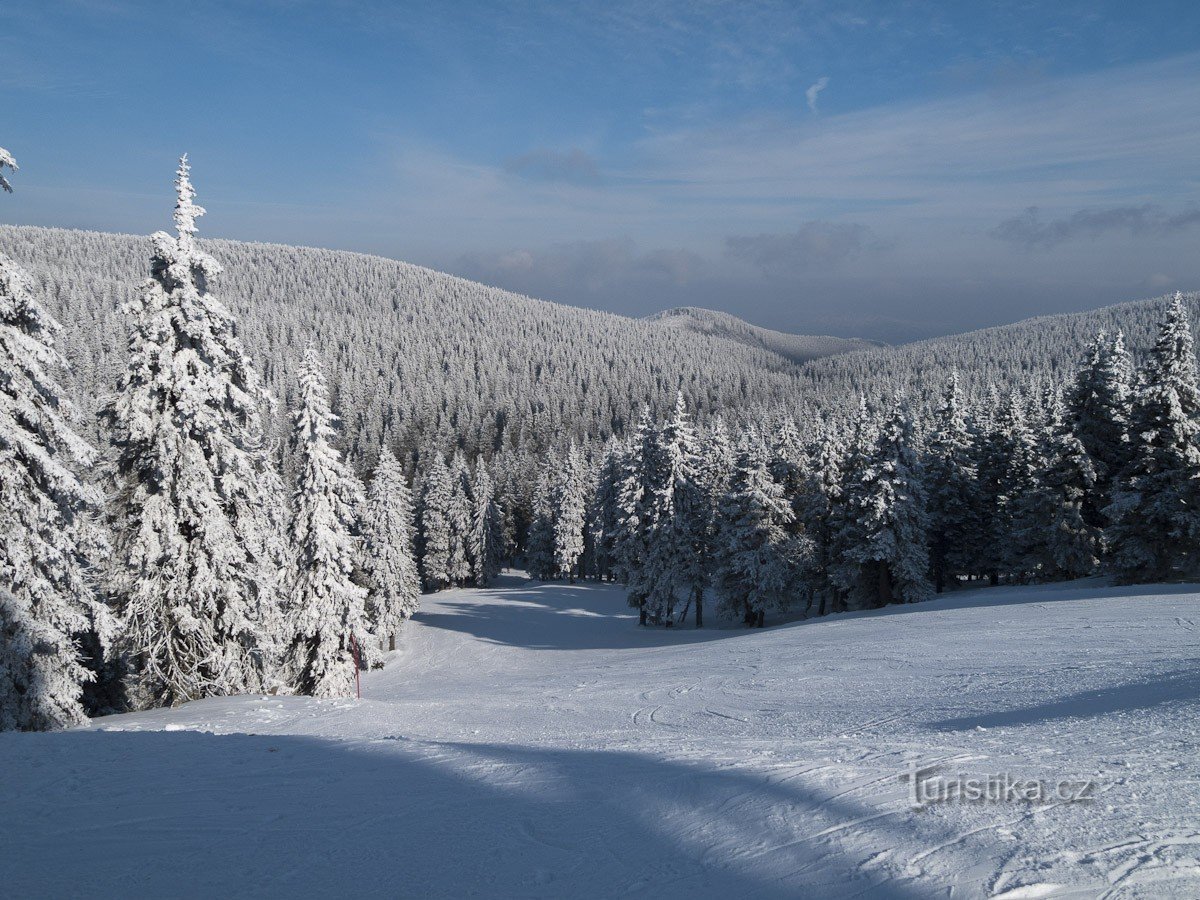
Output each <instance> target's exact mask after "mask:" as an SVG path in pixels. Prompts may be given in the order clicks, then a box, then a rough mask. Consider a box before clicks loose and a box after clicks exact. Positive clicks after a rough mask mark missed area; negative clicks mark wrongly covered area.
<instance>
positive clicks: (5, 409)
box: [0, 149, 110, 731]
mask: <svg viewBox="0 0 1200 900" xmlns="http://www.w3.org/2000/svg"><path fill="white" fill-rule="evenodd" d="M5 167H8V168H12V169H15V168H16V162H15V161H14V160H13V158H12V156H11V155H10V154H9V153H8V152H7V151H6V150H3V149H0V186H2V187H3V188H4V189H5V190H6V191H11V189H12V188H11V185H10V184H9V183H8V181H6V180H5V179H4V177H3V174H4V168H5ZM60 327H61V326H60V325H59V324H58V322H57V321H55V319H54V317H53V316H51V315H50V314H49V313H48V312H47V311H46V310H45V309H44V308H43V306H42V304H41V303H40V302H39V301H38V300H37V299H36V298H35V296H34V293H33V287H32V284H31V283H30V281H29V278H28V276H27V275H26V274H25V273H24V272H23V271H21V269H19V268H18V267H17V265H16V264H15V263H14V262H13V261H12V260H10V259H9V258H8V257H7V256H4V255H2V254H0V731H5V730H11V729H22V730H31V731H32V730H39V731H40V730H48V729H53V728H66V727H69V726H72V725H78V724H81V723H82V722H84V721H86V716H85V713H84V707H83V703H82V697H83V684H84V682H85V681H88V680H90V679H91V678H92V677H93V675H92V673H91V672H90V671H89V670H88V668H87V667H85V664H84V663H85V660H84V658H83V654H82V651H81V646H80V640H81V638H82V637H83V636H84V635H85V633H87V632H93V633H95V634H96V635H97V636H98V637H101V636H102V637H104V638H106V639H107V638H108V637H109V636H110V634H109V626H108V616H107V610H106V609H104V608H103V607H102V606H101V605H100V603H99V602H98V601H97V600H96V598H95V592H94V586H93V583H92V578H91V573H90V565H91V562H92V561H93V560H94V559H95V558H96V557H97V556H98V555H99V554H100V553H102V552H103V550H104V544H103V541H102V536H101V534H100V532H99V531H98V529H97V528H96V525H95V521H94V516H95V514H96V510H97V508H98V507H99V504H100V495H99V493H98V491H96V489H95V488H93V487H91V486H90V485H86V484H84V483H83V482H82V481H81V480H80V478H79V476H78V474H77V467H80V466H85V465H88V464H90V463H92V462H93V461H94V459H95V452H94V451H93V450H92V448H91V447H90V446H88V444H87V443H86V442H85V441H84V440H83V439H82V438H81V437H79V435H77V434H76V433H75V431H74V429H73V428H72V424H71V414H72V409H71V405H70V404H69V403H68V402H67V400H66V396H65V394H64V392H63V390H62V388H61V387H60V385H59V384H58V381H57V379H56V375H57V374H58V373H59V372H61V371H64V370H65V369H66V362H65V360H64V359H63V358H62V357H61V356H60V355H59V353H58V351H57V350H56V349H55V347H54V335H55V334H56V333H57V332H58V331H59V330H60ZM89 643H91V644H93V645H95V646H97V647H98V648H99V649H100V650H101V651H102V650H103V646H102V643H103V642H101V641H99V640H95V641H90V642H89ZM98 663H99V660H92V665H93V666H96V665H98Z"/></svg>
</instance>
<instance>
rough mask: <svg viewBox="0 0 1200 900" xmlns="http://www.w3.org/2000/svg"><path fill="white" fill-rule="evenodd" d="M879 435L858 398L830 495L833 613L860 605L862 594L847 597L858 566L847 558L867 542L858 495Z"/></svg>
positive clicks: (868, 474)
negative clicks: (856, 408)
mask: <svg viewBox="0 0 1200 900" xmlns="http://www.w3.org/2000/svg"><path fill="white" fill-rule="evenodd" d="M877 434H878V427H877V425H876V421H875V417H874V415H873V414H872V412H871V409H870V407H869V406H868V405H867V400H866V397H865V396H862V395H860V396H859V399H858V411H857V413H856V414H855V416H854V418H853V420H852V423H851V424H850V426H849V427H848V428H847V430H846V437H845V444H844V451H843V452H841V453H840V454H838V455H839V456H840V457H841V466H840V475H839V479H838V489H837V492H836V494H835V495H830V509H829V518H828V529H829V533H830V549H829V564H828V567H827V570H826V571H827V572H828V577H829V583H830V584H831V585H832V587H833V589H834V597H833V610H834V611H836V612H845V611H846V610H848V609H858V608H859V606H858V604H861V603H862V602H863V597H862V596H861V595H862V592H861V591H859V592H858V593H857V595H856V596H855V597H851V596H850V592H851V585H852V584H855V583H857V580H858V578H859V576H860V574H861V573H860V571H859V570H860V566H859V565H858V563H857V562H856V561H855V560H854V559H853V558H852V557H851V556H850V555H849V554H850V552H851V551H852V550H853V549H854V548H856V547H859V546H861V545H863V544H864V543H865V542H866V540H867V535H866V521H865V520H864V519H863V517H862V509H861V508H860V504H859V500H858V497H859V494H860V492H861V490H862V485H863V484H864V482H866V481H867V480H868V479H869V478H870V477H872V472H873V470H872V468H871V466H872V460H873V454H874V449H875V441H876V437H877Z"/></svg>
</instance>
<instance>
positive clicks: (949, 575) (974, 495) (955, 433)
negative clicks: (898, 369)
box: [925, 371, 983, 594]
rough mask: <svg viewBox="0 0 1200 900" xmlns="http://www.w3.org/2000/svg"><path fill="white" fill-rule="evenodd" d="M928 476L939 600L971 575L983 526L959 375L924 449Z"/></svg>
mask: <svg viewBox="0 0 1200 900" xmlns="http://www.w3.org/2000/svg"><path fill="white" fill-rule="evenodd" d="M925 473H926V484H927V485H928V491H929V558H930V565H931V567H932V570H933V580H934V589H935V590H936V591H937V592H938V593H939V594H940V593H941V592H942V591H943V590H945V588H946V585H947V584H948V583H949V582H951V581H952V580H954V579H955V578H957V576H959V575H962V574H966V573H967V572H969V571H970V567H971V563H972V561H973V559H974V558H975V557H976V556H977V555H978V548H977V547H976V542H977V541H978V539H979V533H980V531H981V530H982V525H983V523H982V522H981V521H980V516H979V493H978V490H977V488H976V471H975V461H974V458H973V454H972V442H971V432H970V428H969V425H968V423H967V417H966V414H965V412H964V410H963V408H962V399H961V396H960V392H959V386H958V372H956V371H954V372H951V373H950V381H949V383H948V384H947V386H946V393H945V395H944V396H943V398H942V403H941V405H940V406H939V407H938V409H937V411H936V413H935V414H934V419H933V429H932V433H931V434H930V435H929V437H928V440H927V441H926V445H925Z"/></svg>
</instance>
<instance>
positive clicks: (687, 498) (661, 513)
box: [646, 391, 709, 626]
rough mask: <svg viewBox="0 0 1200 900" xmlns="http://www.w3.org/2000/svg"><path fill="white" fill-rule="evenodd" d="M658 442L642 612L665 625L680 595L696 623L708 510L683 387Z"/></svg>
mask: <svg viewBox="0 0 1200 900" xmlns="http://www.w3.org/2000/svg"><path fill="white" fill-rule="evenodd" d="M658 446H659V451H660V453H661V455H662V465H663V471H662V483H661V484H660V486H659V488H658V490H657V491H655V493H654V502H655V504H656V507H657V508H656V510H655V512H654V521H655V523H656V527H655V529H654V531H653V533H652V535H651V539H650V548H649V549H650V555H649V561H648V569H649V571H650V574H651V577H652V581H651V585H652V588H651V592H650V595H649V596H648V597H647V598H646V607H647V612H648V614H649V615H650V616H651V618H654V619H658V620H661V621H664V622H666V623H667V624H671V622H672V621H673V618H672V617H673V616H674V613H675V603H676V601H677V600H678V599H679V598H680V597H683V598H686V601H687V603H688V604H694V605H695V607H696V613H697V616H696V620H697V623H698V625H700V626H702V625H703V624H704V612H703V607H704V589H705V587H706V586H707V583H708V574H709V572H708V560H709V541H708V524H709V509H708V497H707V495H706V494H705V491H704V484H703V482H702V480H701V479H702V465H703V460H702V459H701V456H700V447H699V443H698V441H697V438H696V431H695V429H694V428H693V427H692V423H691V420H690V418H689V416H688V412H687V404H686V402H685V401H684V398H683V391H679V392H678V394H677V395H676V398H675V411H674V413H673V414H672V416H671V418H670V420H669V421H668V422H667V424H666V425H664V426H663V428H662V431H661V432H660V433H659V440H658ZM686 614H687V609H686V608H685V609H684V615H685V616H686Z"/></svg>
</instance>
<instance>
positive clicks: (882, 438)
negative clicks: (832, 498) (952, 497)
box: [835, 398, 932, 609]
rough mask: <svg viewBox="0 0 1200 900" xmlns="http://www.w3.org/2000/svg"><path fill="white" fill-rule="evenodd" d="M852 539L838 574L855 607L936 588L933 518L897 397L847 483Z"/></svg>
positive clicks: (918, 596)
mask: <svg viewBox="0 0 1200 900" xmlns="http://www.w3.org/2000/svg"><path fill="white" fill-rule="evenodd" d="M846 515H847V518H848V519H849V520H851V521H853V522H855V523H856V525H855V528H854V539H853V540H845V539H843V542H842V547H841V558H840V560H839V561H838V563H837V565H836V566H835V574H836V577H837V578H838V580H839V581H840V582H841V586H842V589H843V590H844V591H845V592H846V594H847V597H848V603H849V606H850V608H851V609H864V608H869V607H872V606H884V605H886V604H888V603H916V602H918V601H920V600H926V599H928V598H929V596H930V595H931V594H932V587H931V585H930V583H929V549H928V544H927V541H928V527H929V519H928V513H927V511H926V502H925V490H924V486H923V484H922V481H921V472H920V463H919V461H918V459H917V454H916V452H915V450H914V449H913V436H912V424H911V420H910V419H909V417H908V413H907V411H906V409H905V408H904V405H903V403H902V401H901V400H900V399H899V398H897V399H896V401H895V402H894V405H893V408H892V411H891V413H890V414H889V415H888V417H887V419H886V420H885V421H884V423H883V426H882V427H881V428H880V430H879V436H878V437H877V438H876V441H875V446H874V449H873V451H872V452H871V454H870V457H869V458H868V460H867V461H866V464H865V466H863V468H862V469H861V470H860V474H859V476H858V478H857V479H856V480H855V481H854V482H852V483H851V484H849V485H848V486H847V488H846Z"/></svg>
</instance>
